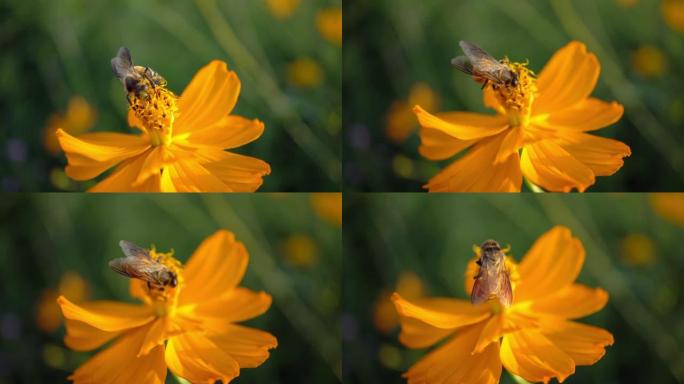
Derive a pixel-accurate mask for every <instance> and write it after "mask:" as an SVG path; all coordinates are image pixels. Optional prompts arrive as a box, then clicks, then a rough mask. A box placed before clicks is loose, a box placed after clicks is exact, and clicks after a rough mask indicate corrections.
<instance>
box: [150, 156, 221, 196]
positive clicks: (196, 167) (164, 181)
mask: <svg viewBox="0 0 684 384" xmlns="http://www.w3.org/2000/svg"><path fill="white" fill-rule="evenodd" d="M161 188H162V192H232V190H231V189H230V188H229V187H228V186H227V185H226V184H224V183H223V182H222V181H221V180H220V179H219V178H218V177H216V176H215V175H214V174H213V173H212V172H210V171H209V170H208V169H207V168H206V167H205V166H204V165H202V164H200V163H199V162H198V161H196V160H192V159H189V160H183V161H177V162H175V163H173V164H170V165H167V166H165V167H164V169H163V171H162V176H161Z"/></svg>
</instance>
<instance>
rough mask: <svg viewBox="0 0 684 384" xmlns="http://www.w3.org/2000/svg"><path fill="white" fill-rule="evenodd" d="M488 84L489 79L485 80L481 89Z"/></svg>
mask: <svg viewBox="0 0 684 384" xmlns="http://www.w3.org/2000/svg"><path fill="white" fill-rule="evenodd" d="M487 84H489V80H485V81H484V83H482V88H480V89H485V87H486V86H487Z"/></svg>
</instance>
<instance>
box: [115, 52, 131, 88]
mask: <svg viewBox="0 0 684 384" xmlns="http://www.w3.org/2000/svg"><path fill="white" fill-rule="evenodd" d="M132 68H133V60H132V59H131V52H130V51H129V50H128V48H126V47H121V48H119V52H117V54H116V56H115V57H114V58H113V59H112V72H114V75H116V77H118V78H119V79H120V80H123V79H124V77H126V74H127V73H129V72H130V71H131V69H132Z"/></svg>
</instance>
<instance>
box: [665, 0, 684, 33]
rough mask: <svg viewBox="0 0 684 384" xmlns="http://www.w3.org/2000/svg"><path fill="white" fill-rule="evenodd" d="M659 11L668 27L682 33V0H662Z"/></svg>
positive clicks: (683, 21) (683, 31)
mask: <svg viewBox="0 0 684 384" xmlns="http://www.w3.org/2000/svg"><path fill="white" fill-rule="evenodd" d="M660 11H661V13H662V14H663V18H664V19H665V23H666V24H667V25H669V26H670V28H672V29H674V30H675V31H677V32H681V33H684V0H663V1H662V2H661V3H660Z"/></svg>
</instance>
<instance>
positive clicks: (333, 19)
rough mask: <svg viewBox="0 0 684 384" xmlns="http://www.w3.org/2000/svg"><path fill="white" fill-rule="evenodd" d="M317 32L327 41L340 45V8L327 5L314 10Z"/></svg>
mask: <svg viewBox="0 0 684 384" xmlns="http://www.w3.org/2000/svg"><path fill="white" fill-rule="evenodd" d="M316 26H317V27H318V32H319V33H320V34H321V36H323V38H325V39H326V40H328V41H329V42H331V43H333V44H335V45H338V46H342V8H341V7H329V8H325V9H321V10H320V11H318V12H316Z"/></svg>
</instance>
